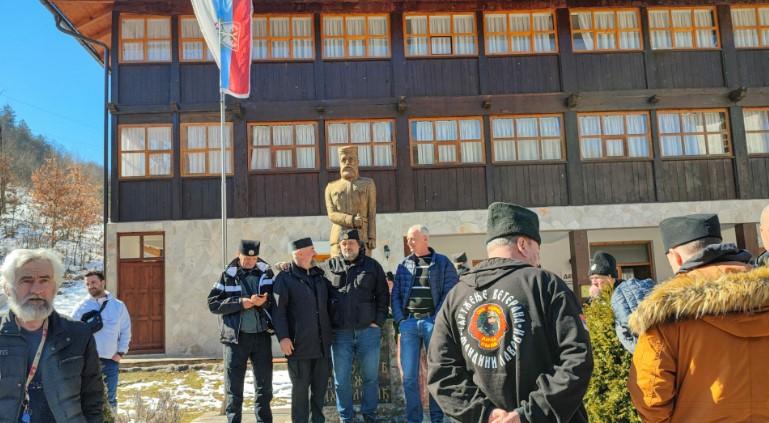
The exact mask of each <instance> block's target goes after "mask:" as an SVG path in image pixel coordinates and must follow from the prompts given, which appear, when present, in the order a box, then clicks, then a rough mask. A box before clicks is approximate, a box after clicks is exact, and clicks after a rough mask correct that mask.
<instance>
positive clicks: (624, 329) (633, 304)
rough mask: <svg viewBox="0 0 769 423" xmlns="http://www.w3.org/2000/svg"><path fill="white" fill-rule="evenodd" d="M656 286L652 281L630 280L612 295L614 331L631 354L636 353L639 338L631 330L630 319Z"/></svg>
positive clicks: (620, 285)
mask: <svg viewBox="0 0 769 423" xmlns="http://www.w3.org/2000/svg"><path fill="white" fill-rule="evenodd" d="M655 285H656V282H654V281H653V280H652V279H629V280H626V281H623V282H622V283H621V284H618V285H617V286H616V287H615V288H614V292H613V293H612V295H611V309H612V311H613V312H614V330H615V331H616V332H617V339H619V342H620V343H621V344H622V346H623V347H624V348H625V349H626V350H628V352H630V353H631V354H632V353H633V351H635V344H636V342H637V341H638V336H636V335H635V334H634V333H633V331H631V330H630V326H629V325H628V319H629V318H630V314H631V313H633V311H635V309H636V308H637V307H638V304H639V303H640V302H641V301H642V300H643V299H644V298H646V296H647V295H649V292H651V290H652V289H653V288H654V286H655Z"/></svg>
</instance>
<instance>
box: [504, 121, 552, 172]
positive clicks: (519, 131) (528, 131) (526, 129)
mask: <svg viewBox="0 0 769 423" xmlns="http://www.w3.org/2000/svg"><path fill="white" fill-rule="evenodd" d="M562 126H563V125H562V123H561V116H560V115H544V116H496V117H492V118H491V145H492V159H493V161H494V162H496V163H500V162H515V161H525V160H562V159H563V130H562V129H561V128H562Z"/></svg>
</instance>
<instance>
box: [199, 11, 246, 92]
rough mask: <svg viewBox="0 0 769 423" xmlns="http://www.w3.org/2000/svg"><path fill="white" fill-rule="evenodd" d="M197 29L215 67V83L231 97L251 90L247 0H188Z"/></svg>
mask: <svg viewBox="0 0 769 423" xmlns="http://www.w3.org/2000/svg"><path fill="white" fill-rule="evenodd" d="M191 1H192V8H193V10H194V11H195V18H196V19H197V21H198V25H199V26H200V32H201V33H202V34H203V38H204V39H205V40H206V45H207V46H208V50H209V51H210V52H211V55H212V56H213V57H214V60H216V65H217V66H219V75H220V82H219V86H220V87H221V89H222V91H223V92H224V93H226V94H230V95H231V96H233V97H238V98H247V97H248V96H249V93H250V90H251V15H253V4H252V3H251V0H191Z"/></svg>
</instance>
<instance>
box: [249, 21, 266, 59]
mask: <svg viewBox="0 0 769 423" xmlns="http://www.w3.org/2000/svg"><path fill="white" fill-rule="evenodd" d="M268 36H269V34H268V32H267V18H265V17H254V18H253V19H251V37H253V39H254V41H253V42H252V43H251V58H252V59H266V58H267V57H269V54H268V43H267V40H266V39H265V38H267V37H268Z"/></svg>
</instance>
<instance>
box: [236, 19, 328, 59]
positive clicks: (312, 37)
mask: <svg viewBox="0 0 769 423" xmlns="http://www.w3.org/2000/svg"><path fill="white" fill-rule="evenodd" d="M256 18H267V37H256V34H255V33H254V31H253V25H254V19H256ZM273 18H289V20H288V26H289V30H290V31H291V33H290V34H289V36H288V37H273V36H272V35H271V34H270V20H271V19H273ZM294 18H310V36H309V37H296V36H294V35H293V25H292V23H293V21H294ZM251 27H252V30H251V51H252V52H251V62H252V63H253V62H257V63H269V62H312V61H315V56H316V52H315V50H316V48H317V46H316V45H315V15H314V14H313V13H254V14H253V15H251ZM257 39H260V40H267V43H268V50H267V52H268V56H269V57H266V58H254V57H253V49H254V41H256V40H257ZM295 39H299V40H304V39H308V40H310V41H311V42H312V49H311V50H312V56H310V57H300V58H296V57H294V43H293V41H294V40H295ZM272 41H288V51H289V57H277V58H276V57H273V54H272V45H271V42H272Z"/></svg>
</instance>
